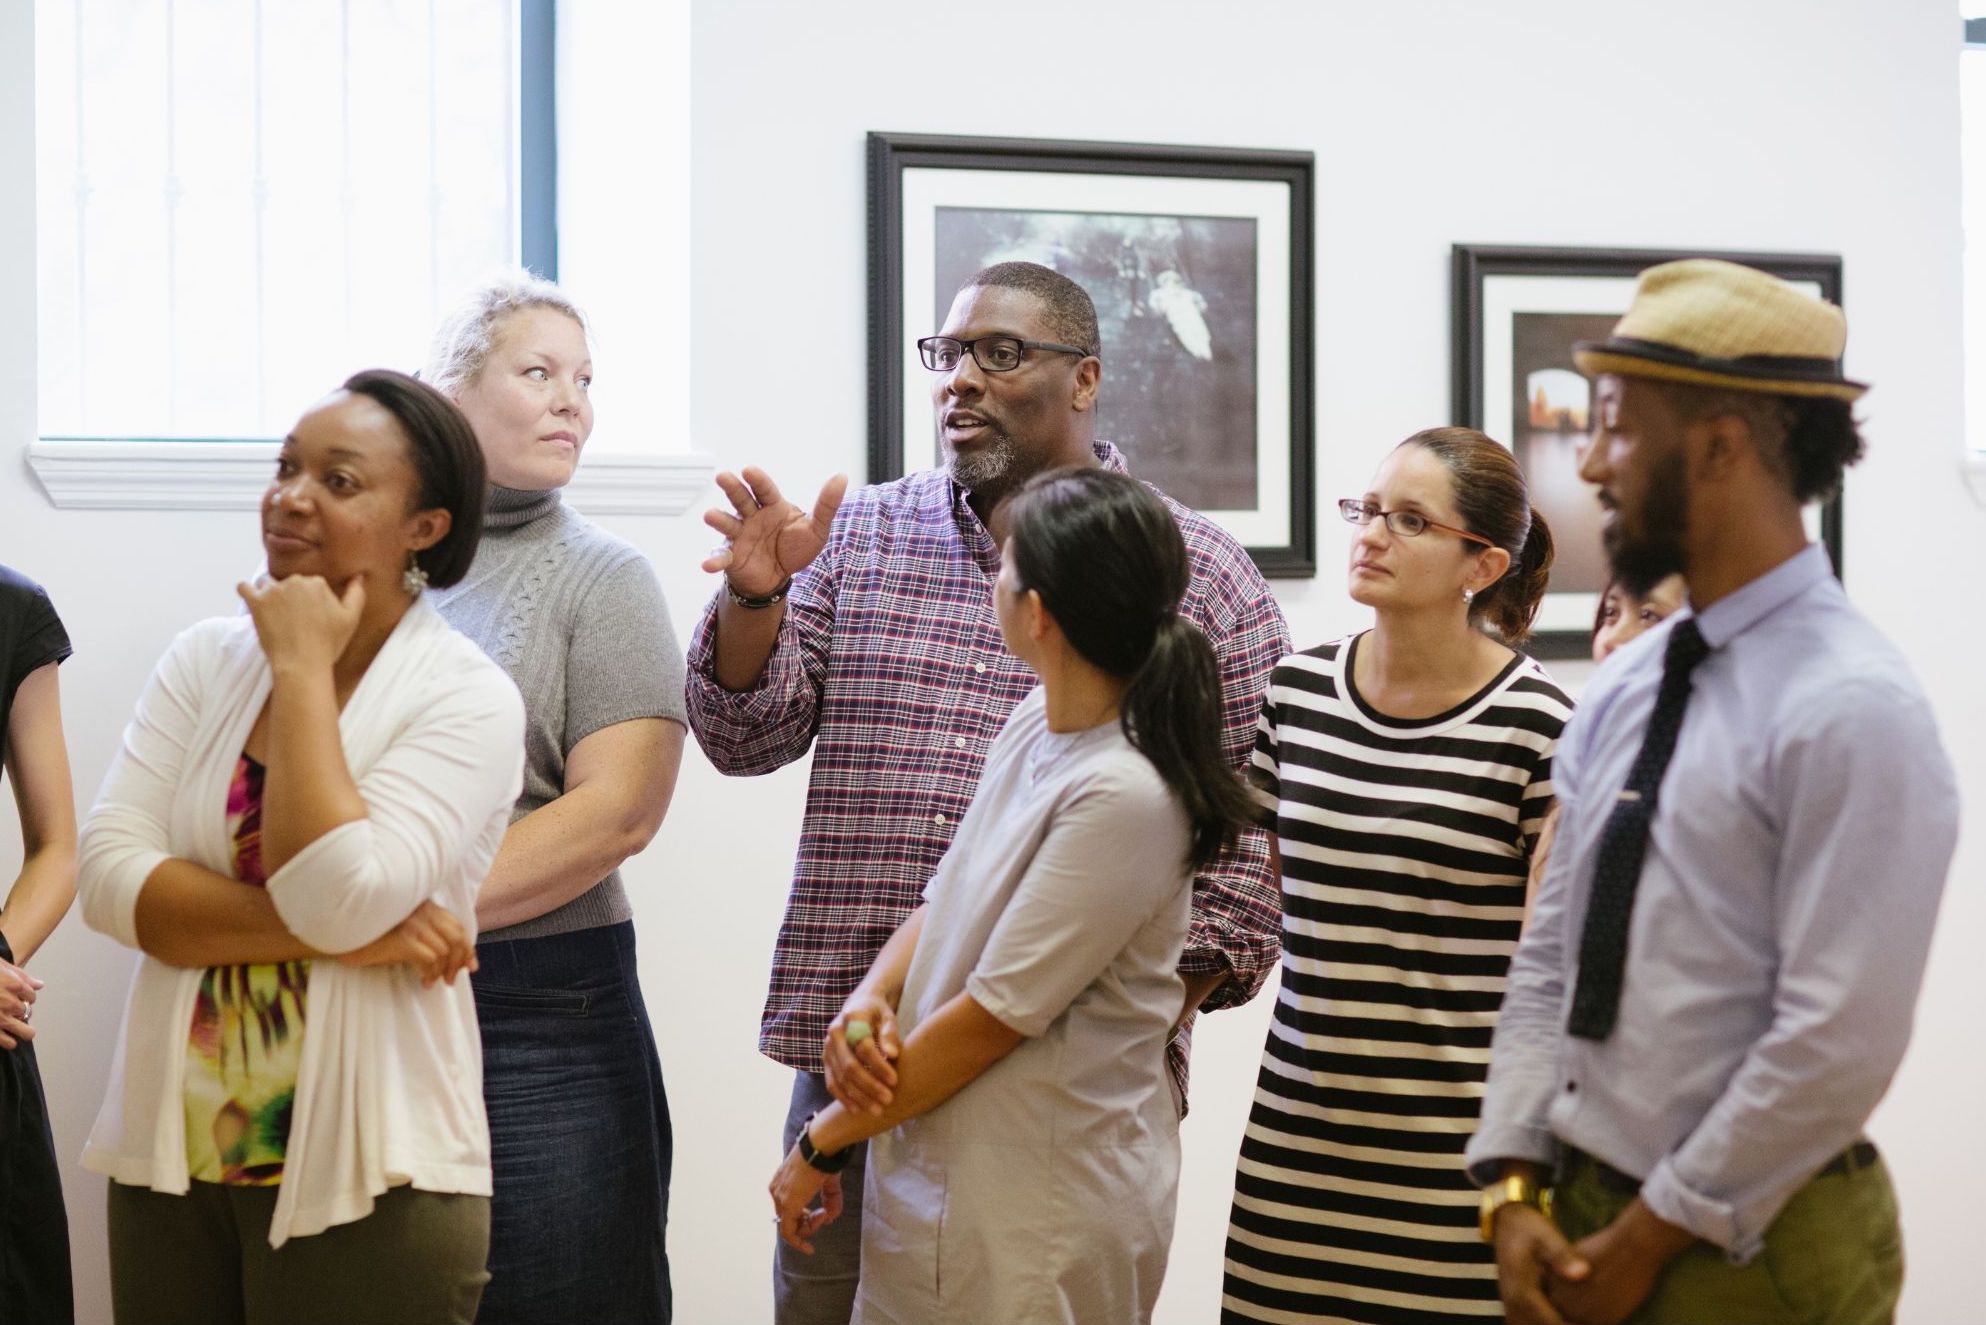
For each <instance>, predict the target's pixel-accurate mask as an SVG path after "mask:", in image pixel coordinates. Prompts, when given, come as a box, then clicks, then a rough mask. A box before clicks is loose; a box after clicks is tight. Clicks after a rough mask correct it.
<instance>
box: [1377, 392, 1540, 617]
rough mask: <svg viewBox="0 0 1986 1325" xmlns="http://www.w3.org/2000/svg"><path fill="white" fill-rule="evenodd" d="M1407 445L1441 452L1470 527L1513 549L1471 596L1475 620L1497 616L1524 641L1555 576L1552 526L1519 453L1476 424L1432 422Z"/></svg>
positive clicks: (1458, 507) (1460, 512)
mask: <svg viewBox="0 0 1986 1325" xmlns="http://www.w3.org/2000/svg"><path fill="white" fill-rule="evenodd" d="M1400 445H1401V446H1418V447H1420V448H1421V449H1422V450H1424V451H1426V452H1427V453H1428V454H1430V455H1432V456H1433V457H1434V458H1435V459H1437V460H1439V461H1440V462H1441V463H1442V466H1443V468H1445V469H1447V471H1448V478H1449V482H1450V484H1451V485H1452V486H1453V487H1454V489H1455V511H1456V514H1458V515H1459V516H1461V518H1462V527H1463V528H1464V529H1467V530H1468V531H1469V532H1470V533H1472V534H1474V535H1476V536H1477V537H1478V538H1485V539H1488V540H1489V541H1490V542H1491V543H1494V544H1495V545H1496V546H1498V547H1500V548H1502V549H1503V550H1504V551H1505V552H1508V553H1509V554H1510V569H1509V570H1507V571H1505V572H1504V573H1503V577H1502V578H1501V579H1499V580H1498V581H1497V582H1496V583H1495V584H1492V585H1490V586H1489V588H1487V589H1484V590H1483V591H1482V592H1481V593H1479V594H1477V595H1476V597H1475V601H1474V602H1472V603H1470V604H1469V620H1471V621H1475V622H1480V621H1487V622H1489V624H1490V625H1491V626H1493V627H1495V629H1496V633H1497V634H1498V635H1501V636H1502V637H1503V640H1504V642H1505V643H1507V644H1521V643H1523V641H1524V639H1525V638H1526V637H1527V636H1528V635H1530V633H1531V622H1532V620H1533V619H1534V618H1535V617H1536V616H1537V615H1538V604H1539V603H1540V602H1542V601H1544V597H1545V585H1546V584H1547V583H1548V582H1549V581H1550V579H1551V570H1552V531H1551V529H1550V527H1549V526H1547V525H1546V524H1545V517H1544V516H1542V515H1539V514H1538V512H1537V510H1536V508H1534V507H1533V506H1532V505H1531V494H1530V489H1529V488H1527V487H1526V486H1525V483H1524V471H1523V470H1522V469H1519V468H1518V467H1517V460H1516V458H1515V457H1513V456H1512V455H1511V454H1510V452H1509V450H1508V449H1507V448H1505V447H1504V446H1502V445H1501V444H1499V443H1498V442H1496V441H1495V440H1493V439H1492V438H1490V437H1488V436H1486V435H1485V434H1483V433H1480V432H1477V431H1476V430H1475V429H1474V428H1429V429H1427V430H1426V431H1424V432H1417V433H1415V434H1414V435H1413V436H1412V437H1409V438H1408V439H1407V440H1406V441H1404V442H1401V443H1400Z"/></svg>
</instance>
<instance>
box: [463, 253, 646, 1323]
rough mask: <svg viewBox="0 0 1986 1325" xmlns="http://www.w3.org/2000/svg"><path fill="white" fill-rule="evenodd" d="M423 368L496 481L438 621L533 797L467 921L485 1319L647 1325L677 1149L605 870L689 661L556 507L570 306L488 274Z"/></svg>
mask: <svg viewBox="0 0 1986 1325" xmlns="http://www.w3.org/2000/svg"><path fill="white" fill-rule="evenodd" d="M426 371H427V377H428V380H429V381H431V382H433V383H434V384H435V386H437V387H438V388H440V389H441V390H442V391H443V392H444V393H446V394H447V395H449V396H451V397H452V398H453V399H454V400H455V402H456V403H457V404H458V405H460V406H461V407H462V410H463V412H464V413H465V414H467V415H468V416H469V422H470V423H472V424H473V425H475V429H476V437H477V439H478V440H479V441H480V442H481V443H482V447H483V456H484V458H485V459H486V460H487V461H488V463H489V470H490V484H491V487H490V498H489V508H488V510H487V511H486V512H485V514H484V516H483V542H482V546H481V547H479V548H478V549H477V551H476V560H475V564H473V565H472V566H470V567H469V572H468V574H467V575H465V576H463V577H462V582H461V583H460V584H458V585H456V586H454V587H453V588H451V589H449V590H447V591H445V592H443V593H440V594H437V595H436V598H435V601H436V605H437V606H438V607H440V609H441V614H442V616H444V617H446V618H447V619H448V621H449V623H450V624H452V625H453V626H454V627H455V628H456V629H457V630H460V631H462V632H463V633H464V634H466V635H468V636H469V638H471V639H473V640H475V641H476V642H477V643H478V644H480V645H482V647H483V649H484V651H485V652H487V653H488V654H489V655H490V656H491V657H492V658H494V659H496V661H497V662H498V663H499V664H501V665H502V667H503V669H504V671H505V672H507V673H508V674H509V676H510V679H511V680H513V681H515V682H516V683H517V688H518V689H519V690H520V691H521V692H523V695H524V714H525V728H524V749H525V761H524V794H523V795H522V796H521V797H520V798H519V799H518V802H517V806H516V808H515V810H513V811H512V814H511V818H512V823H511V825H510V831H509V832H507V833H506V834H505V835H504V839H503V849H502V850H500V851H499V852H497V858H496V865H495V866H494V868H492V870H491V871H490V877H489V879H488V880H487V881H486V882H485V883H484V884H483V891H482V895H481V896H480V897H479V898H478V899H477V902H476V920H477V924H478V925H479V927H480V928H481V930H482V937H481V939H480V940H479V941H478V943H477V946H476V954H477V958H478V961H479V967H478V969H477V971H476V974H475V979H474V985H475V991H476V1015H477V1019H478V1020H479V1021H480V1023H481V1025H482V1032H483V1095H484V1100H485V1102H486V1103H487V1104H488V1106H489V1113H490V1141H491V1147H492V1150H491V1155H492V1159H493V1161H494V1164H495V1170H496V1199H495V1201H494V1203H493V1204H492V1206H491V1211H490V1215H491V1222H490V1285H489V1288H488V1289H486V1290H485V1291H484V1293H483V1305H482V1310H481V1312H480V1313H478V1315H477V1320H478V1321H481V1322H484V1325H512V1323H513V1322H515V1323H516V1325H538V1323H539V1322H544V1321H552V1320H603V1321H604V1320H613V1321H625V1322H629V1323H630V1325H660V1323H661V1322H666V1321H667V1320H668V1319H669V1317H670V1312H671V1299H670V1289H669V1259H668V1252H667V1247H666V1243H665V1238H666V1235H667V1229H668V1218H669V1172H670V1166H671V1160H672V1155H673V1146H672V1139H671V1134H670V1127H669V1102H668V1099H667V1097H666V1095H665V1094H664V1092H663V1086H662V1065H661V1060H660V1058H659V1057H658V1055H657V1053H656V1049H655V1035H654V1032H653V1031H652V1030H651V1028H650V1026H649V1020H648V1008H647V1005H646V1003H645V1002H644V1001H643V999H642V993H641V984H640V981H639V979H638V977H637V975H636V970H635V964H636V963H635V935H634V921H633V918H632V917H633V907H632V906H631V905H630V903H629V900H628V895H627V891H626V889H625V888H624V887H623V886H622V883H621V875H620V867H621V864H622V862H624V861H625V860H627V859H628V858H629V857H630V856H632V855H634V854H635V853H637V852H639V851H640V850H641V849H642V848H643V847H645V846H647V845H648V843H649V840H650V839H651V838H653V837H654V836H655V833H656V830H657V829H658V828H660V827H661V824H662V817H663V815H664V814H665V813H666V812H667V811H668V808H669V800H670V797H671V796H672V795H673V794H674V792H675V788H676V772H677V769H678V767H679V766H680V765H681V763H682V758H683V738H684V734H685V727H684V713H683V655H682V650H681V649H680V648H679V647H678V646H677V644H676V636H675V632H674V628H673V627H672V626H671V625H670V621H669V609H668V605H667V604H666V603H665V602H663V599H662V590H661V587H660V586H659V585H658V584H657V583H656V582H655V572H654V571H653V569H652V568H651V567H650V566H649V564H648V562H647V560H646V559H645V558H644V557H643V556H642V555H641V554H640V553H639V552H637V551H636V550H635V549H634V548H633V547H631V546H629V545H628V544H627V543H625V542H623V541H622V540H621V539H619V538H616V537H614V536H613V535H612V534H609V533H608V532H606V531H605V530H604V529H601V528H600V527H599V526H597V525H595V524H593V523H592V522H591V521H589V520H587V519H586V518H585V517H584V516H582V515H580V514H579V513H578V512H577V511H574V510H573V509H572V508H571V507H570V506H567V505H565V504H564V502H563V501H562V500H561V499H560V493H561V490H562V489H563V488H564V487H565V486H566V484H568V483H570V482H571V481H572V476H573V473H574V471H575V469H576V468H577V466H578V464H579V458H580V454H581V451H582V449H583V448H584V447H585V445H586V439H587V437H588V435H589V434H591V433H592V431H593V404H592V401H591V399H590V397H589V391H590V390H591V387H592V383H593V363H592V356H591V354H590V353H589V352H588V346H587V332H586V322H585V319H584V318H583V317H582V316H581V314H580V312H579V309H578V308H576V307H575V306H574V305H573V303H572V301H571V300H570V299H569V298H568V297H567V296H566V294H565V293H564V291H562V290H560V289H559V287H558V286H556V285H553V284H552V283H551V282H549V281H544V280H539V279H537V278H535V277H532V276H531V275H530V274H529V273H527V272H524V271H522V270H514V271H508V272H502V273H499V274H497V275H495V276H493V277H491V278H490V279H489V280H487V281H485V282H484V283H483V284H482V285H480V286H479V287H478V288H477V289H475V290H474V291H473V292H471V293H470V294H469V295H468V297H467V298H466V299H465V300H464V301H463V303H462V304H461V305H460V306H459V307H458V308H457V309H456V311H455V312H454V313H453V314H451V315H450V316H449V317H448V318H446V319H445V320H444V321H443V323H442V325H441V328H440V330H439V331H438V332H437V333H436V335H435V339H434V347H433V349H432V351H431V352H430V355H429V359H428V367H427V370H426Z"/></svg>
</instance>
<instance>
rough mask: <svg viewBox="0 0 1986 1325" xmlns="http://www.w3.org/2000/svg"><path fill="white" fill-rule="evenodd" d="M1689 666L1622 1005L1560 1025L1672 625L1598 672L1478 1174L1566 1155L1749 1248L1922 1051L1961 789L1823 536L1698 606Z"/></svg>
mask: <svg viewBox="0 0 1986 1325" xmlns="http://www.w3.org/2000/svg"><path fill="white" fill-rule="evenodd" d="M1697 624H1698V625H1699V626H1700V627H1701V629H1702V631H1703V635H1704V638H1705V640H1706V641H1708V642H1709V644H1710V646H1711V648H1712V650H1713V652H1712V653H1711V654H1710V656H1709V657H1707V658H1706V659H1704V661H1703V662H1702V663H1701V664H1700V665H1699V666H1698V667H1697V669H1696V672H1695V675H1694V688H1693V690H1692V693H1691V697H1690V701H1689V708H1688V710H1687V711H1686V713H1685V715H1684V718H1683V727H1682V735H1681V737H1680V739H1679V740H1678V742H1677V746H1676V753H1675V757H1674V759H1673V760H1672V761H1671V762H1670V765H1669V770H1668V773H1667V776H1666V777H1665V779H1664V781H1663V783H1662V794H1661V799H1660V802H1659V804H1658V806H1657V808H1656V812H1655V817H1654V821H1653V823H1652V825H1651V827H1650V830H1649V841H1648V854H1647V858H1646V862H1645V864H1644V865H1643V867H1642V872H1641V882H1640V886H1639V889H1638V891H1637V893H1636V897H1635V903H1634V920H1633V924H1632V927H1631V929H1630V932H1629V939H1628V958H1627V974H1626V978H1625V981H1624V984H1623V988H1622V994H1621V1007H1620V1020H1619V1023H1618V1024H1617V1025H1616V1027H1615V1029H1614V1031H1613V1033H1612V1034H1611V1035H1610V1036H1608V1037H1607V1038H1606V1039H1605V1040H1602V1041H1599V1042H1597V1043H1596V1042H1594V1041H1591V1040H1584V1039H1579V1038H1576V1037H1574V1036H1571V1035H1568V1034H1567V1033H1566V1030H1565V1023H1566V1014H1567V1010H1568V1008H1569V1005H1570V1002H1571V997H1570V996H1571V992H1572V988H1573V986H1574V984H1575V982H1576V980H1577V977H1578V965H1579V938H1580V934H1581V931H1582V929H1583V927H1584V925H1585V921H1586V905H1587V900H1588V898H1589V896H1590V894H1591V891H1592V885H1593V870H1594V864H1595V860H1596V858H1597V857H1598V854H1599V848H1600V835H1601V829H1602V827H1603V826H1604V825H1605V823H1606V819H1607V815H1608V812H1609V811H1610V810H1611V809H1612V807H1613V803H1614V800H1615V798H1616V797H1617V795H1618V793H1619V791H1620V789H1621V788H1622V786H1623V785H1625V783H1626V782H1627V774H1628V770H1629V768H1630V767H1631V766H1632V765H1633V763H1634V759H1635V755H1636V754H1637V753H1638V751H1639V750H1640V748H1641V741H1642V735H1643V732H1644V731H1645V730H1646V728H1647V725H1648V717H1649V713H1650V711H1651V710H1652V709H1653V707H1654V704H1655V693H1656V689H1657V688H1658V686H1659V685H1660V683H1661V679H1662V655H1663V650H1664V648H1665V647H1666V645H1667V643H1668V638H1669V627H1668V626H1666V625H1665V626H1663V627H1658V628H1656V629H1655V630H1651V631H1649V632H1648V633H1647V634H1646V635H1644V636H1642V637H1641V638H1640V639H1638V640H1635V641H1634V642H1633V643H1631V644H1629V645H1627V646H1626V647H1625V648H1623V649H1621V650H1620V651H1619V652H1617V653H1616V654H1615V655H1614V656H1613V658H1611V659H1609V660H1608V663H1607V665H1605V666H1603V667H1602V668H1601V669H1600V670H1599V672H1598V673H1597V674H1596V675H1595V676H1594V678H1593V681H1592V684H1591V686H1590V687H1589V689H1588V693H1587V694H1586V695H1585V696H1583V697H1582V698H1581V701H1580V705H1579V709H1578V711H1577V712H1576V713H1575V714H1574V715H1573V717H1572V721H1571V722H1570V723H1569V724H1568V725H1567V727H1566V729H1565V735H1564V737H1563V739H1561V741H1560V742H1559V747H1558V756H1557V761H1556V765H1555V767H1554V769H1553V783H1554V785H1555V787H1556V790H1557V792H1558V798H1559V805H1560V807H1561V809H1560V818H1559V828H1558V838H1557V842H1556V844H1555V845H1554V846H1553V848H1552V855H1551V860H1550V862H1549V863H1548V865H1547V866H1546V871H1545V877H1544V880H1543V882H1542V883H1541V885H1540V886H1539V890H1538V896H1537V900H1536V903H1535V905H1534V907H1533V911H1532V917H1531V927H1530V929H1529V930H1528V931H1526V933H1525V936H1524V939H1523V942H1522V943H1520V944H1519V945H1518V949H1517V955H1516V957H1515V958H1514V959H1513V961H1512V963H1511V967H1510V984H1509V989H1508V992H1506V993H1505V995H1504V1000H1503V1010H1502V1013H1501V1015H1500V1017H1499V1020H1498V1024H1497V1030H1496V1039H1495V1044H1494V1048H1493V1049H1492V1051H1491V1059H1490V1075H1489V1087H1488V1094H1487V1096H1486V1098H1485V1100H1484V1103H1483V1113H1482V1123H1481V1126H1480V1127H1479V1128H1478V1130H1477V1132H1476V1135H1475V1137H1474V1138H1473V1139H1472V1140H1471V1141H1470V1143H1469V1148H1468V1163H1469V1168H1470V1173H1471V1175H1472V1176H1473V1177H1474V1178H1475V1179H1476V1181H1477V1182H1479V1183H1488V1182H1491V1181H1494V1180H1495V1177H1496V1170H1497V1161H1499V1160H1502V1159H1526V1160H1534V1161H1537V1162H1539V1163H1544V1164H1551V1163H1555V1162H1556V1161H1557V1159H1558V1156H1559V1149H1560V1146H1561V1144H1565V1145H1571V1146H1575V1147H1577V1148H1579V1149H1580V1150H1583V1151H1585V1152H1586V1153H1587V1154H1589V1155H1593V1156H1595V1157H1596V1158H1598V1159H1601V1160H1604V1161H1605V1162H1606V1163H1608V1164H1611V1165H1613V1166H1614V1167H1615V1168H1618V1169H1620V1170H1622V1171H1623V1172H1626V1173H1630V1174H1634V1175H1636V1176H1638V1177H1641V1178H1643V1179H1644V1181H1643V1184H1642V1188H1641V1195H1642V1199H1643V1200H1645V1201H1646V1202H1647V1203H1648V1205H1649V1207H1650V1208H1651V1209H1652V1210H1653V1211H1654V1212H1655V1213H1656V1214H1657V1215H1659V1216H1660V1217H1661V1218H1663V1219H1666V1220H1668V1221H1669V1222H1670V1223H1673V1224H1679V1225H1681V1226H1682V1227H1684V1228H1686V1229H1688V1230H1689V1231H1690V1232H1692V1233H1694V1234H1696V1235H1697V1236H1698V1237H1701V1238H1704V1239H1706V1240H1707V1241H1710V1242H1712V1243H1715V1244H1716V1245H1718V1246H1720V1247H1722V1248H1724V1249H1725V1250H1726V1251H1727V1252H1728V1253H1729V1255H1730V1257H1731V1259H1732V1260H1734V1261H1739V1262H1742V1261H1746V1260H1749V1259H1750V1258H1751V1257H1752V1256H1754V1255H1756V1254H1757V1252H1758V1249H1759V1247H1760V1245H1761V1244H1762V1242H1763V1240H1764V1236H1765V1230H1766V1227H1767V1225H1769V1224H1770V1223H1771V1222H1772V1220H1773V1217H1774V1216H1775V1215H1777V1214H1778V1212H1779V1209H1780V1207H1781V1206H1782V1205H1784V1204H1785V1202H1786V1200H1787V1198H1788V1197H1790V1196H1791V1195H1792V1194H1793V1192H1794V1191H1795V1190H1796V1189H1798V1188H1799V1187H1800V1186H1801V1184H1803V1183H1805V1182H1806V1181H1807V1180H1808V1179H1809V1178H1810V1177H1812V1176H1813V1175H1814V1174H1815V1173H1817V1172H1818V1171H1819V1170H1820V1169H1821V1168H1822V1167H1823V1166H1824V1165H1825V1164H1826V1163H1827V1162H1828V1160H1829V1159H1831V1158H1832V1157H1833V1156H1834V1155H1835V1154H1836V1153H1837V1152H1839V1151H1841V1150H1842V1149H1844V1148H1845V1147H1847V1146H1848V1145H1850V1144H1852V1143H1853V1142H1854V1141H1855V1140H1856V1139H1857V1137H1858V1136H1859V1135H1860V1133H1861V1129H1862V1126H1863V1124H1864V1123H1865V1122H1866V1121H1867V1120H1868V1117H1869V1114H1870V1112H1871V1111H1872V1110H1873V1109H1874V1108H1875V1105H1876V1102H1877V1100H1879V1099H1880V1098H1881V1097H1882V1094H1883V1092H1884V1091H1885V1090H1886V1089H1888V1087H1889V1082H1890V1078H1891V1077H1892V1076H1893V1075H1894V1073H1895V1071H1896V1067H1897V1064H1898V1062H1899V1061H1901V1059H1902V1057H1903V1048H1904V1043H1905V1041H1906V1040H1907V1039H1908V1038H1909V1034H1910V1022H1911V1015H1912V1011H1913V1009H1914V1007H1915V1004H1916V1001H1917V993H1918V989H1919V987H1920V985H1921V984H1922V980H1923V973H1924V961H1925V956H1926V953H1927V952H1928V950H1929V948H1930V942H1931V929H1932V925H1933V923H1934V922H1935V920H1936V917H1937V910H1938V899H1939V896H1940V894H1941V893H1942V892H1943V890H1944V884H1945V873H1946V871H1947V870H1948V869H1949V868H1950V865H1951V858H1952V851H1953V847H1954V845H1955V843H1956V840H1957V835H1958V791H1957V787H1956V784H1955V782H1954V780H1953V777H1952V771H1951V765H1950V763H1949V762H1948V761H1947V759H1946V758H1945V753H1944V749H1943V747H1942V746H1941V745H1940V744H1939V741H1938V732H1937V727H1936V724H1935V723H1934V722H1933V721H1932V717H1931V709H1930V705H1929V704H1928V703H1927V702H1926V700H1925V698H1924V695H1923V693H1922V691H1921V690H1920V689H1919V688H1918V685H1917V682H1916V680H1915V678H1914V677H1913V676H1912V675H1911V672H1910V669H1909V667H1908V665H1907V664H1906V663H1905V662H1904V660H1903V657H1902V655H1901V654H1900V653H1899V652H1898V651H1897V649H1896V648H1895V646H1894V645H1892V644H1890V642H1889V641H1888V640H1886V639H1884V638H1883V637H1882V636H1881V635H1880V634H1878V633H1877V631H1876V630H1875V628H1874V627H1873V626H1871V625H1870V624H1869V622H1868V621H1867V620H1865V619H1864V618H1863V617H1862V615H1861V613H1859V612H1858V611H1856V610H1855V608H1853V607H1852V606H1850V605H1849V602H1848V599H1847V596H1846V594H1844V593H1843V592H1842V589H1841V586H1840V584H1839V583H1838V582H1837V581H1836V580H1835V579H1834V577H1833V575H1832V574H1830V572H1829V569H1828V562H1827V557H1826V554H1825V553H1824V552H1823V551H1822V550H1821V549H1820V548H1818V547H1812V546H1810V547H1808V548H1807V549H1806V550H1804V551H1803V552H1801V553H1799V554H1798V555H1797V556H1794V557H1792V558H1791V559H1789V560H1787V561H1785V562H1783V563H1782V564H1780V565H1779V566H1777V567H1775V568H1774V569H1773V570H1771V571H1769V572H1768V573H1766V574H1764V575H1762V576H1760V577H1759V578H1758V579H1756V580H1753V581H1752V582H1751V583H1750V584H1747V585H1746V586H1744V587H1743V588H1742V589H1739V590H1738V591H1737V592H1735V593H1733V594H1730V595H1728V596H1727V597H1725V598H1723V599H1721V600H1719V601H1718V602H1716V603H1714V604H1712V605H1711V606H1710V607H1709V609H1707V610H1706V611H1704V612H1703V613H1701V614H1700V615H1699V616H1698V617H1697Z"/></svg>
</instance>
